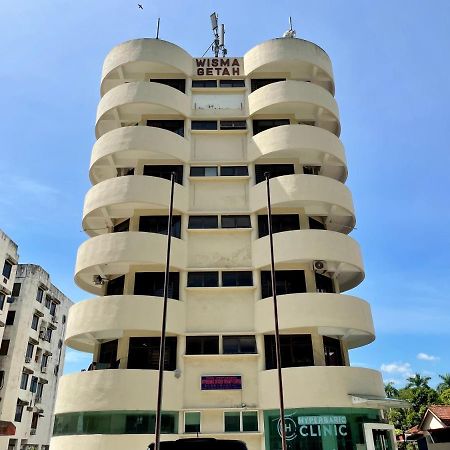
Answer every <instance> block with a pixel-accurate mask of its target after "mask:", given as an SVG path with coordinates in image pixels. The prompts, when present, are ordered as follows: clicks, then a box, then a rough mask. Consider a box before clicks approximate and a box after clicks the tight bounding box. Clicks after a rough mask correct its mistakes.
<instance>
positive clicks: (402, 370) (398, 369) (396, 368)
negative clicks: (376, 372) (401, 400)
mask: <svg viewBox="0 0 450 450" xmlns="http://www.w3.org/2000/svg"><path fill="white" fill-rule="evenodd" d="M381 371H382V372H384V373H399V374H401V375H404V376H410V375H411V374H412V370H411V364H410V363H402V362H398V363H397V362H393V363H389V364H382V365H381Z"/></svg>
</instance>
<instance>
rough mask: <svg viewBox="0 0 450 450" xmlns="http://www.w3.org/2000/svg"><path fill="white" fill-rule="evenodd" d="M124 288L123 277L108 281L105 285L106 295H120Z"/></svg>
mask: <svg viewBox="0 0 450 450" xmlns="http://www.w3.org/2000/svg"><path fill="white" fill-rule="evenodd" d="M124 287H125V275H121V276H119V277H116V278H113V279H111V280H108V282H107V283H106V295H122V294H123V289H124Z"/></svg>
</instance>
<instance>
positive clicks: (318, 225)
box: [308, 217, 327, 230]
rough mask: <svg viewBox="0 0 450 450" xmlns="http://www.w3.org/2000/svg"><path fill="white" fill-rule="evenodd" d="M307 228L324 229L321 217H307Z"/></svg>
mask: <svg viewBox="0 0 450 450" xmlns="http://www.w3.org/2000/svg"><path fill="white" fill-rule="evenodd" d="M308 219H309V229H310V230H326V229H327V228H326V226H325V224H324V223H323V219H321V220H319V219H314V218H313V217H309V218H308Z"/></svg>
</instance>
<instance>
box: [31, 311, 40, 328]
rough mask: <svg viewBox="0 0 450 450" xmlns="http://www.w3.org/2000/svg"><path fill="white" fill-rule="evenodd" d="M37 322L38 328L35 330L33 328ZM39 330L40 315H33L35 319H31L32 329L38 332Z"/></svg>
mask: <svg viewBox="0 0 450 450" xmlns="http://www.w3.org/2000/svg"><path fill="white" fill-rule="evenodd" d="M35 319H37V320H35ZM35 322H36V328H34V326H33V325H34V323H35ZM38 328H39V315H37V314H33V317H32V319H31V329H32V330H34V331H37V330H38Z"/></svg>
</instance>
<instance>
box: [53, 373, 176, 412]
mask: <svg viewBox="0 0 450 450" xmlns="http://www.w3.org/2000/svg"><path fill="white" fill-rule="evenodd" d="M157 385H158V371H157V370H137V369H108V370H93V371H90V372H81V373H73V374H70V375H65V376H63V377H61V380H60V381H59V387H58V395H57V397H56V404H55V414H63V413H70V412H79V411H149V410H156V395H157V389H156V387H157ZM182 392H183V380H182V379H181V378H175V376H174V375H173V374H172V373H166V376H165V377H164V410H166V411H167V410H177V409H180V408H182V402H183V395H182Z"/></svg>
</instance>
